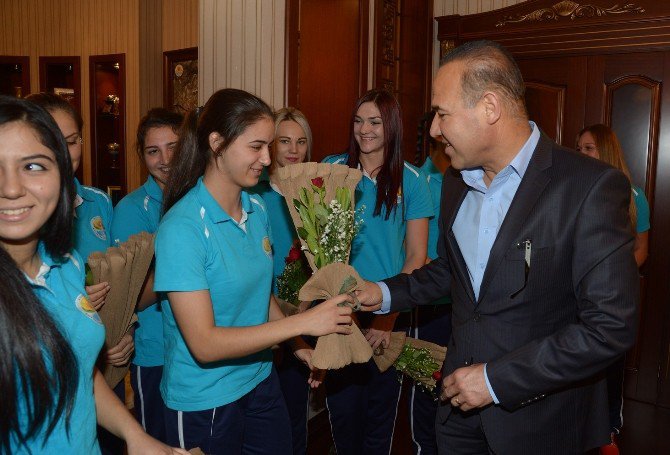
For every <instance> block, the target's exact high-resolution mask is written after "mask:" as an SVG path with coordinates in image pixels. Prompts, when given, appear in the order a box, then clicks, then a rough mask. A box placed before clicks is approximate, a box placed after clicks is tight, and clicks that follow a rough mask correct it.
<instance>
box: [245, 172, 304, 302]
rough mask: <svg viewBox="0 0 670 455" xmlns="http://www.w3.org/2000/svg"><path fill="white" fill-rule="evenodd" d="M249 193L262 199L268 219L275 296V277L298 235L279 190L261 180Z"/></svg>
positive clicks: (268, 182)
mask: <svg viewBox="0 0 670 455" xmlns="http://www.w3.org/2000/svg"><path fill="white" fill-rule="evenodd" d="M251 192H253V193H255V194H258V195H259V196H261V197H262V198H263V200H264V201H265V207H266V209H267V212H268V218H269V219H270V228H271V231H272V254H273V255H274V265H273V273H272V292H274V293H275V294H276V293H277V277H278V276H279V275H281V274H282V272H283V271H284V268H285V267H286V256H288V252H289V251H290V250H291V246H292V245H293V242H294V241H295V240H296V239H297V238H298V234H297V233H296V231H295V227H294V226H293V220H292V219H291V214H290V213H289V211H288V205H286V200H285V199H284V196H282V195H281V193H279V188H277V187H275V186H274V185H273V184H271V183H270V181H269V180H263V181H260V182H258V185H256V186H255V187H253V188H252V189H251Z"/></svg>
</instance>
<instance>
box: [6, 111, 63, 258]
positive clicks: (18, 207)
mask: <svg viewBox="0 0 670 455" xmlns="http://www.w3.org/2000/svg"><path fill="white" fill-rule="evenodd" d="M59 195H60V172H59V170H58V164H57V163H56V156H55V154H54V153H53V151H51V150H50V149H49V148H47V147H46V146H44V145H43V144H42V143H41V142H40V140H39V136H38V134H37V132H35V131H34V130H33V129H32V128H31V127H30V126H28V125H27V124H26V123H24V122H11V123H7V124H5V125H3V126H0V243H2V244H3V245H10V244H11V245H20V244H25V243H28V242H31V241H37V240H38V239H39V232H40V229H41V228H42V226H43V225H44V224H45V223H46V222H47V220H48V219H49V218H50V217H51V215H52V214H53V212H54V210H56V206H57V205H58V198H59Z"/></svg>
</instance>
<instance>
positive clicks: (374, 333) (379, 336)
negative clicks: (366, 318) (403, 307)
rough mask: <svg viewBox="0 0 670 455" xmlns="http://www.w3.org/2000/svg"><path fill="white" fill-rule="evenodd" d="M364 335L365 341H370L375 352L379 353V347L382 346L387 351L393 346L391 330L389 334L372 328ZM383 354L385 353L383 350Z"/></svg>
mask: <svg viewBox="0 0 670 455" xmlns="http://www.w3.org/2000/svg"><path fill="white" fill-rule="evenodd" d="M363 334H364V335H365V339H366V340H368V343H370V346H371V347H372V350H373V351H374V352H378V351H377V349H378V348H379V346H381V347H382V348H383V349H386V348H388V347H389V344H391V331H390V330H389V331H388V332H387V331H385V330H377V329H372V328H371V329H368V330H366V331H365V332H364V333H363ZM382 352H384V351H383V350H382Z"/></svg>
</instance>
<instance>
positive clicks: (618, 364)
mask: <svg viewBox="0 0 670 455" xmlns="http://www.w3.org/2000/svg"><path fill="white" fill-rule="evenodd" d="M625 366H626V356H625V355H624V356H621V357H619V358H618V359H617V360H616V361H615V362H614V363H613V364H612V365H610V366H609V367H608V368H607V371H606V375H607V401H608V402H609V416H610V431H611V432H612V433H616V434H619V432H620V431H621V427H622V426H623V377H624V368H625Z"/></svg>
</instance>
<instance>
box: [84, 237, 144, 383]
mask: <svg viewBox="0 0 670 455" xmlns="http://www.w3.org/2000/svg"><path fill="white" fill-rule="evenodd" d="M153 256H154V236H153V234H148V233H146V232H141V233H139V234H136V235H133V236H131V237H130V238H129V239H128V241H127V242H124V243H122V244H121V245H119V246H118V247H111V248H108V249H107V251H106V252H105V253H101V252H95V253H92V254H91V255H90V256H89V257H88V265H89V267H90V268H91V273H92V274H93V282H94V283H100V282H103V281H107V282H108V283H109V286H110V288H109V293H108V294H107V297H106V298H105V304H104V305H103V306H102V308H100V310H99V311H98V314H99V315H100V319H102V323H103V324H104V325H105V346H104V348H103V349H105V350H107V349H109V348H111V347H114V346H116V345H117V344H118V343H119V341H121V338H123V336H124V335H125V334H126V333H127V332H128V330H129V329H130V327H132V325H133V324H134V323H135V321H137V316H136V315H135V306H136V304H137V298H138V296H139V294H140V292H141V291H142V285H143V284H144V280H145V278H146V276H147V272H148V271H149V267H150V266H151V261H152V259H153ZM127 372H128V366H125V367H115V366H112V365H107V364H105V365H103V366H102V373H103V375H104V376H105V380H106V381H107V383H108V384H109V386H110V387H112V388H114V387H115V386H116V385H117V384H118V383H119V382H120V381H121V380H122V379H123V378H124V377H125V375H126V373H127Z"/></svg>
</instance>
